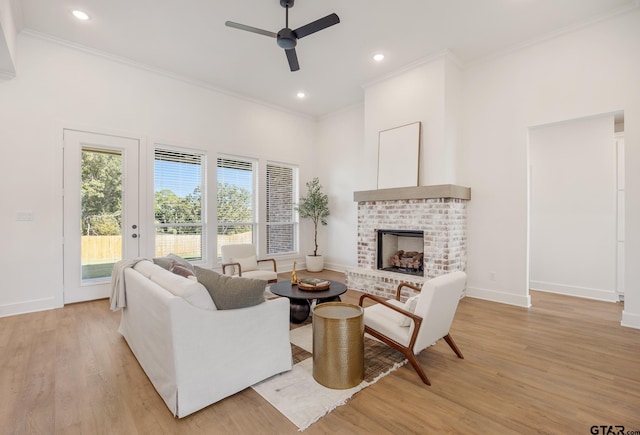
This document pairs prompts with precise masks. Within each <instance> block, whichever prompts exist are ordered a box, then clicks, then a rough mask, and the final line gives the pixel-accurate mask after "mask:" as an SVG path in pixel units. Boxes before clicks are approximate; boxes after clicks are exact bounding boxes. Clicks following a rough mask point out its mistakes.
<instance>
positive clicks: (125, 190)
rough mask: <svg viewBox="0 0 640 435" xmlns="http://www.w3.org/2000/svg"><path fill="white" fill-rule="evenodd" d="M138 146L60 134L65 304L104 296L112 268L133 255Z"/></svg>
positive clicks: (118, 140)
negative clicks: (62, 158) (62, 175)
mask: <svg viewBox="0 0 640 435" xmlns="http://www.w3.org/2000/svg"><path fill="white" fill-rule="evenodd" d="M138 153H139V142H138V140H136V139H129V138H123V137H117V136H108V135H101V134H96V133H87V132H80V131H73V130H65V131H64V302H65V303H71V302H80V301H86V300H92V299H100V298H106V297H109V294H110V283H111V272H112V270H113V265H114V264H115V263H116V262H117V261H119V260H121V259H123V258H135V257H137V256H138V255H139V254H138V251H139V249H138V240H139V238H138V236H139V233H140V230H139V228H138V203H139V201H138Z"/></svg>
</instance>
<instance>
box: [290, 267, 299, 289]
mask: <svg viewBox="0 0 640 435" xmlns="http://www.w3.org/2000/svg"><path fill="white" fill-rule="evenodd" d="M297 283H298V274H297V273H296V262H295V261H294V262H293V270H292V271H291V285H295V284H297Z"/></svg>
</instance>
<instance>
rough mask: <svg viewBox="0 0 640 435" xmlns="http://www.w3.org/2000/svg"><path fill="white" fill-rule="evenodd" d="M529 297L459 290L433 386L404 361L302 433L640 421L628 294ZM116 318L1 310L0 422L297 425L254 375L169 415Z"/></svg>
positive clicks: (14, 429) (520, 429) (82, 308)
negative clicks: (525, 301)
mask: <svg viewBox="0 0 640 435" xmlns="http://www.w3.org/2000/svg"><path fill="white" fill-rule="evenodd" d="M281 276H282V278H283V279H287V277H288V275H287V274H282V275H281ZM299 276H304V273H302V274H299ZM314 276H318V275H317V274H315V275H314ZM323 276H326V277H328V278H331V279H340V280H343V279H344V276H343V275H341V274H337V273H331V272H328V273H324V274H323ZM358 297H359V294H358V293H357V292H353V291H351V290H350V291H348V292H347V294H345V295H344V297H343V301H345V302H354V303H357V299H358ZM532 300H533V307H532V308H531V309H524V308H518V307H512V306H507V305H501V304H496V303H491V302H486V301H482V300H477V299H471V298H467V299H464V300H462V301H461V302H460V305H459V308H458V312H457V315H456V318H455V320H454V323H453V327H452V331H451V334H452V336H453V337H454V338H455V340H456V342H457V343H458V345H459V347H460V349H461V350H462V352H463V353H464V355H465V359H464V360H460V359H458V358H456V356H455V355H454V354H453V352H452V351H451V350H450V349H449V347H448V346H447V345H446V343H443V342H439V343H438V344H436V345H435V346H433V347H431V348H429V349H427V350H425V351H423V352H422V353H421V354H420V357H419V359H420V361H421V362H422V364H423V366H424V367H425V371H426V373H427V375H428V376H429V378H430V379H431V381H432V384H433V386H431V387H427V386H424V385H423V384H422V383H421V382H420V379H419V378H418V376H417V375H416V373H415V372H414V371H413V370H412V369H411V368H410V367H409V366H405V367H402V368H401V369H399V370H397V371H395V372H393V373H392V374H390V375H389V376H387V377H385V378H383V379H382V380H380V381H379V382H378V383H376V384H375V385H373V386H371V387H369V388H366V389H364V390H363V391H361V392H359V393H357V394H356V395H355V396H354V397H353V398H352V399H351V400H350V401H349V402H348V403H347V404H346V405H345V406H341V407H339V408H337V409H336V410H334V411H333V412H332V413H331V414H329V415H328V416H326V417H324V418H322V419H321V420H320V421H319V422H317V423H315V424H314V425H312V426H311V427H310V428H309V429H308V430H307V431H305V433H309V434H320V433H342V434H350V433H363V434H364V433H376V434H378V433H393V434H401V433H402V434H408V433H438V434H439V433H465V434H467V433H482V434H486V433H491V434H526V433H551V434H556V433H576V434H588V433H592V432H590V427H591V426H594V425H597V426H602V425H606V426H609V425H611V426H615V425H624V426H625V430H626V431H640V330H634V329H629V328H623V327H621V326H620V317H621V310H622V308H621V304H612V303H606V302H597V301H590V300H585V299H577V298H572V297H565V296H558V295H552V294H546V293H539V292H533V293H532ZM119 318H120V314H119V313H112V312H110V311H109V307H108V302H107V301H106V300H100V301H94V302H88V303H80V304H75V305H70V306H67V307H65V308H63V309H59V310H52V311H45V312H40V313H33V314H25V315H20V316H13V317H7V318H2V319H0V433H3V434H4V433H7V434H31V433H42V434H83V435H84V434H203V433H208V434H213V433H234V434H235V433H238V434H262V433H272V434H294V433H297V428H296V427H295V426H294V425H293V424H292V423H290V422H289V420H287V419H286V418H285V417H283V416H282V415H281V414H280V413H278V411H276V410H275V409H274V408H273V407H272V406H271V405H269V403H267V402H266V401H264V400H263V399H262V398H261V397H260V396H259V395H258V394H257V393H255V392H254V391H253V390H252V389H247V390H245V391H242V392H240V393H238V394H236V395H234V396H232V397H230V398H227V399H225V400H223V401H221V402H218V403H217V404H214V405H212V406H209V407H208V408H205V409H204V410H202V411H199V412H197V413H195V414H193V415H191V416H189V417H186V418H184V419H181V420H177V419H174V418H173V417H172V415H171V413H170V412H169V411H168V410H167V408H166V406H165V405H164V402H163V401H162V399H161V398H160V396H158V394H157V393H156V392H155V390H154V388H153V386H152V385H151V383H150V382H149V380H148V379H147V377H146V375H145V374H144V372H143V371H142V369H141V368H140V366H139V365H138V363H137V361H136V359H135V358H134V357H133V355H132V354H131V352H130V350H129V348H128V346H127V344H126V343H125V341H124V339H123V338H122V337H121V336H120V335H119V334H118V333H117V332H116V329H117V327H118V322H119Z"/></svg>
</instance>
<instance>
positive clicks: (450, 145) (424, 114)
mask: <svg viewBox="0 0 640 435" xmlns="http://www.w3.org/2000/svg"><path fill="white" fill-rule="evenodd" d="M459 80H460V77H459V72H458V71H457V66H456V64H455V61H454V60H453V59H452V56H451V55H450V54H449V53H448V52H445V53H443V54H441V55H438V56H435V57H434V58H433V59H430V60H428V61H426V62H425V63H423V64H421V65H418V66H416V67H414V68H410V69H408V70H406V71H402V72H399V73H397V74H394V75H392V76H391V77H388V78H383V79H381V80H378V81H376V82H374V83H371V84H368V85H367V86H366V87H365V126H364V127H365V136H364V139H365V143H366V144H367V145H368V147H370V148H368V151H373V152H375V153H374V154H371V155H367V156H366V161H367V162H370V161H373V162H374V165H373V172H372V173H370V172H368V173H367V174H366V180H367V184H366V186H365V187H364V188H363V189H361V190H370V189H375V188H376V187H377V179H376V172H375V170H376V169H377V147H378V134H379V132H380V131H382V130H388V129H390V128H394V127H399V126H401V125H406V124H410V123H413V122H416V121H420V122H421V123H422V135H421V144H420V162H419V168H420V169H419V172H420V173H419V183H418V184H419V185H420V186H428V185H434V184H448V183H452V184H454V183H455V182H456V179H455V168H456V141H457V131H456V129H457V122H456V118H457V114H458V111H459V98H460V97H459V92H457V89H459V87H460V86H459ZM398 170H402V168H399V169H398Z"/></svg>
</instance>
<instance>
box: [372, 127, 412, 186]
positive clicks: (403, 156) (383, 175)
mask: <svg viewBox="0 0 640 435" xmlns="http://www.w3.org/2000/svg"><path fill="white" fill-rule="evenodd" d="M419 167H420V122H414V123H412V124H408V125H403V126H400V127H395V128H390V129H388V130H383V131H381V132H380V135H379V142H378V189H389V188H393V187H413V186H418V183H419V176H420V174H419Z"/></svg>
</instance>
